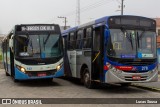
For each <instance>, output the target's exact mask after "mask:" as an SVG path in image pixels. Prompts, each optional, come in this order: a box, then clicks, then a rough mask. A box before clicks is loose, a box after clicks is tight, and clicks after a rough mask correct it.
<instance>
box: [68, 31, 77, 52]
mask: <svg viewBox="0 0 160 107" xmlns="http://www.w3.org/2000/svg"><path fill="white" fill-rule="evenodd" d="M69 35H70V41H69V42H70V49H72V50H73V49H75V45H76V41H75V33H74V32H72V33H70V34H69Z"/></svg>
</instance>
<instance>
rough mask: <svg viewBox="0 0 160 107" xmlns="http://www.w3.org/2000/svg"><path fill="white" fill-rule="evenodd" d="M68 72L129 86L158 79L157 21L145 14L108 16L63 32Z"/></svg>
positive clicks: (89, 84) (91, 83)
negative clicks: (142, 15)
mask: <svg viewBox="0 0 160 107" xmlns="http://www.w3.org/2000/svg"><path fill="white" fill-rule="evenodd" d="M62 36H63V39H64V43H65V52H64V54H65V55H64V61H65V62H64V69H65V71H64V73H65V75H66V76H70V77H74V78H80V79H81V80H82V82H83V83H84V85H85V86H86V87H87V88H92V87H94V82H95V81H98V82H100V83H117V84H121V85H122V86H128V85H129V84H131V83H133V82H154V81H157V80H158V71H157V54H156V22H155V20H153V19H150V18H146V17H141V16H127V15H125V16H106V17H103V18H100V19H97V20H95V21H92V22H89V23H86V24H83V25H80V26H76V27H74V28H70V29H68V30H65V31H63V33H62Z"/></svg>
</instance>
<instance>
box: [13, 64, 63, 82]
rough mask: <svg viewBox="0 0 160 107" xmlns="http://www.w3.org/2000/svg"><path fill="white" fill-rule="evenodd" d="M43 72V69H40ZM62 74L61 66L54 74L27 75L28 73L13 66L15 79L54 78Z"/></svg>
mask: <svg viewBox="0 0 160 107" xmlns="http://www.w3.org/2000/svg"><path fill="white" fill-rule="evenodd" d="M42 72H43V71H42ZM61 76H64V67H62V68H61V69H60V70H59V71H57V72H56V73H55V74H54V75H50V76H40V77H38V76H28V74H25V73H23V72H21V71H20V70H18V69H17V68H15V79H17V80H32V79H47V78H56V77H61Z"/></svg>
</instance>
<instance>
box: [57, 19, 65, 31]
mask: <svg viewBox="0 0 160 107" xmlns="http://www.w3.org/2000/svg"><path fill="white" fill-rule="evenodd" d="M58 18H63V19H64V30H66V29H67V17H62V16H58Z"/></svg>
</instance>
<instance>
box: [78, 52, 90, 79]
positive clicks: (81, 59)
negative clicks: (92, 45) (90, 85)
mask: <svg viewBox="0 0 160 107" xmlns="http://www.w3.org/2000/svg"><path fill="white" fill-rule="evenodd" d="M84 65H85V66H87V67H88V69H89V72H90V73H91V50H83V51H78V52H77V70H76V71H77V77H78V78H81V69H82V66H84ZM82 72H83V71H82Z"/></svg>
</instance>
